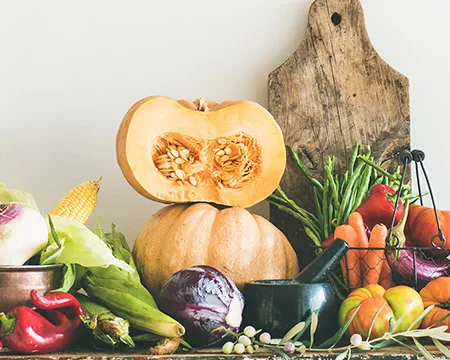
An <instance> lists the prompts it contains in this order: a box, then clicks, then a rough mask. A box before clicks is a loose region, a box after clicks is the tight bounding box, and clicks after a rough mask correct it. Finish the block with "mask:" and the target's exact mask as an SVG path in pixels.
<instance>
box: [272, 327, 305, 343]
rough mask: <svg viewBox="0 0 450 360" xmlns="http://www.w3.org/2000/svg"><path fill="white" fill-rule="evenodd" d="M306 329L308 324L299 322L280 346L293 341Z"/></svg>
mask: <svg viewBox="0 0 450 360" xmlns="http://www.w3.org/2000/svg"><path fill="white" fill-rule="evenodd" d="M305 327H306V323H305V322H304V321H301V322H299V323H298V324H296V325H294V326H293V327H292V328H291V329H290V330H289V331H288V332H287V333H286V335H284V336H283V338H282V339H281V340H280V342H279V343H278V344H279V345H283V344H285V343H287V342H288V341H289V340H291V339H292V338H293V337H294V336H295V335H297V334H298V333H299V332H300V331H302V330H303V329H304V328H305Z"/></svg>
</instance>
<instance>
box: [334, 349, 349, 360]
mask: <svg viewBox="0 0 450 360" xmlns="http://www.w3.org/2000/svg"><path fill="white" fill-rule="evenodd" d="M348 353H349V351H348V349H347V350H345V351H344V352H343V353H340V354H339V355H338V356H336V359H334V360H344V358H345V357H346V356H347V355H348Z"/></svg>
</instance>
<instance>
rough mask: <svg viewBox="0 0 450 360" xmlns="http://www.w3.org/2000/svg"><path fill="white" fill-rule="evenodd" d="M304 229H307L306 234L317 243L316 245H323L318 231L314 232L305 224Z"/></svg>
mask: <svg viewBox="0 0 450 360" xmlns="http://www.w3.org/2000/svg"><path fill="white" fill-rule="evenodd" d="M304 229H305V233H306V235H308V237H309V238H310V239H311V240H312V241H313V243H314V245H316V246H321V245H322V241H320V238H319V237H318V236H317V234H316V233H314V231H312V230H311V229H310V228H309V227H307V226H304Z"/></svg>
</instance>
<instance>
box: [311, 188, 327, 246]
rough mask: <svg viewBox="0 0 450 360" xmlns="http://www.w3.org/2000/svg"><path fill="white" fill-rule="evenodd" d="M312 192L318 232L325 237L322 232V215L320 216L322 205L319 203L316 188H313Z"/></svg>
mask: <svg viewBox="0 0 450 360" xmlns="http://www.w3.org/2000/svg"><path fill="white" fill-rule="evenodd" d="M313 193H314V205H315V207H316V213H317V220H318V223H319V232H320V236H321V237H322V238H323V239H325V237H324V234H323V216H322V205H321V201H319V197H318V194H317V189H316V188H313Z"/></svg>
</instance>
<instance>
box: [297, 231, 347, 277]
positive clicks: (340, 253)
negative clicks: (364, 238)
mask: <svg viewBox="0 0 450 360" xmlns="http://www.w3.org/2000/svg"><path fill="white" fill-rule="evenodd" d="M347 250H348V244H347V243H346V242H345V241H344V240H342V239H336V240H334V241H333V243H332V244H331V245H330V246H329V247H328V248H326V249H325V250H324V251H323V252H322V254H320V255H319V256H318V257H316V258H315V259H314V260H313V261H312V262H310V263H309V265H308V266H306V267H305V268H304V269H303V270H302V272H301V273H300V274H299V275H298V276H297V278H296V279H295V280H296V281H297V282H299V283H302V284H316V283H322V282H327V281H328V277H329V275H330V273H331V272H332V271H333V270H334V269H335V268H336V266H337V265H338V264H339V261H340V260H341V259H342V258H343V257H344V256H345V254H346V253H347Z"/></svg>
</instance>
